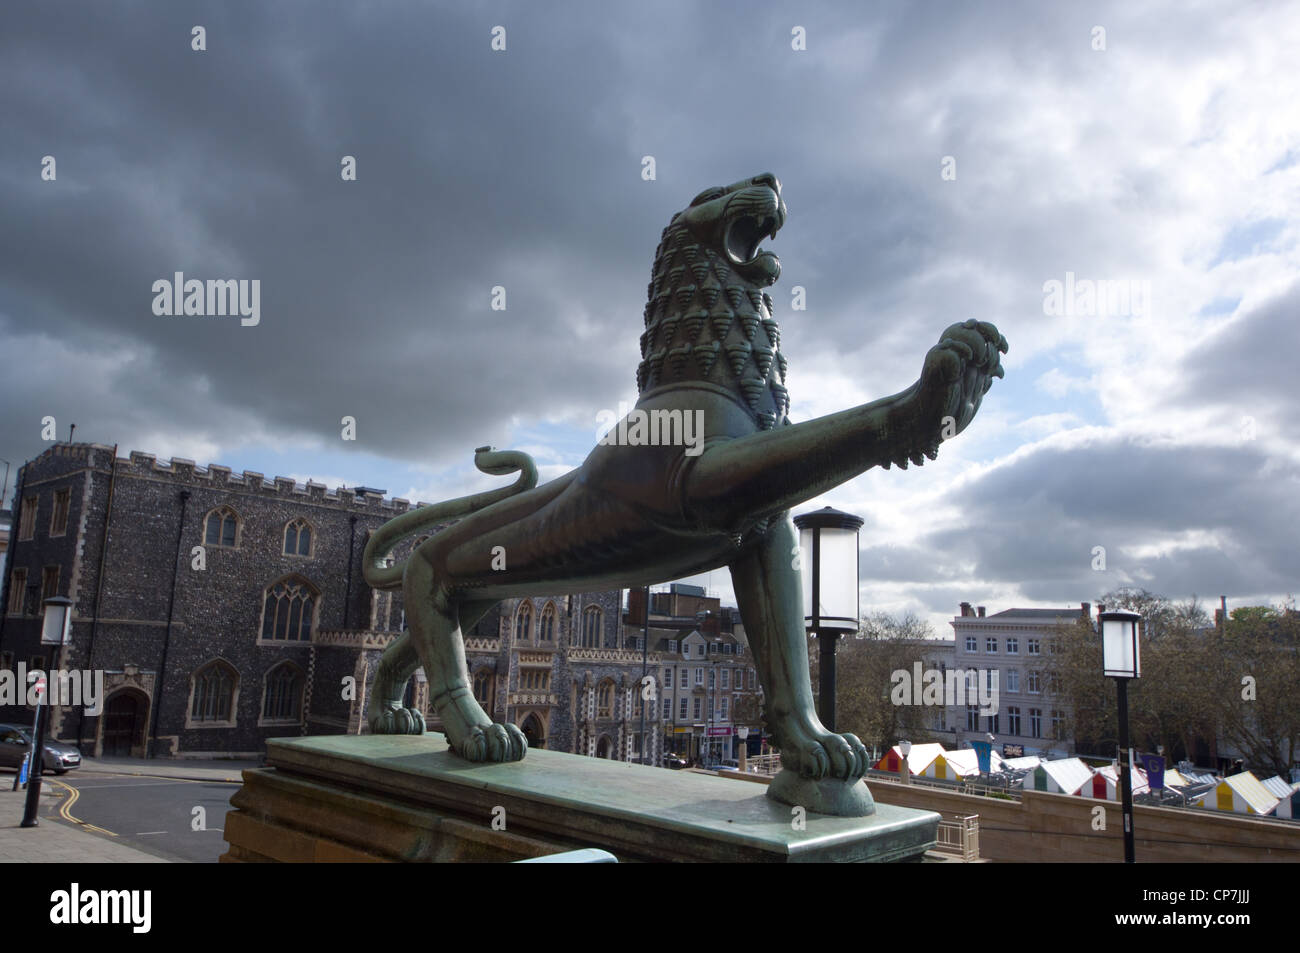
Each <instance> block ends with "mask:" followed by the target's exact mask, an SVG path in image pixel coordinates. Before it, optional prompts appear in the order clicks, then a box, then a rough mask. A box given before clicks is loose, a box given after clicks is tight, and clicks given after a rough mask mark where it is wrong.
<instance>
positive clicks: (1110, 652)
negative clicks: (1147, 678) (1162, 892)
mask: <svg viewBox="0 0 1300 953" xmlns="http://www.w3.org/2000/svg"><path fill="white" fill-rule="evenodd" d="M1141 621H1142V617H1141V616H1140V615H1138V614H1137V613H1136V612H1127V611H1125V610H1123V609H1120V610H1117V611H1113V612H1103V613H1101V657H1102V665H1101V667H1102V674H1103V675H1105V676H1106V677H1107V678H1113V679H1115V690H1116V692H1117V693H1118V695H1119V782H1120V797H1121V799H1122V805H1123V806H1122V810H1123V812H1124V863H1126V864H1131V863H1133V862H1134V856H1133V853H1134V852H1133V778H1132V775H1131V772H1132V770H1133V752H1132V750H1131V749H1130V748H1129V743H1128V683H1129V679H1132V678H1141V677H1142V660H1141V647H1140V645H1139V644H1138V624H1139V623H1140V622H1141Z"/></svg>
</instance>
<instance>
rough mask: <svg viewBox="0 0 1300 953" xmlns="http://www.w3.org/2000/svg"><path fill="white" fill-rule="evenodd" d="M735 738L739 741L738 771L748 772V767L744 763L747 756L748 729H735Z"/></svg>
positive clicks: (741, 727)
mask: <svg viewBox="0 0 1300 953" xmlns="http://www.w3.org/2000/svg"><path fill="white" fill-rule="evenodd" d="M736 737H737V738H739V739H740V759H739V760H740V770H741V771H742V772H743V771H748V770H749V765H748V763H747V761H746V755H748V754H749V741H748V739H749V729H748V728H746V727H745V726H744V725H741V726H740V727H739V728H737V729H736Z"/></svg>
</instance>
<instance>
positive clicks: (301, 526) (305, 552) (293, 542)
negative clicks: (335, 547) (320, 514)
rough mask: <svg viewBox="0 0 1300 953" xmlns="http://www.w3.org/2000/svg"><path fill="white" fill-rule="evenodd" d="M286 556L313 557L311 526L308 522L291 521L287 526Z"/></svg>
mask: <svg viewBox="0 0 1300 953" xmlns="http://www.w3.org/2000/svg"><path fill="white" fill-rule="evenodd" d="M284 554H285V555H286V556H310V555H311V524H310V523H308V522H307V521H306V520H303V519H297V520H291V521H290V522H289V524H288V525H287V526H285V528H284Z"/></svg>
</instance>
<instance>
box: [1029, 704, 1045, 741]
mask: <svg viewBox="0 0 1300 953" xmlns="http://www.w3.org/2000/svg"><path fill="white" fill-rule="evenodd" d="M1029 736H1030V737H1031V738H1041V737H1043V710H1042V709H1041V708H1031V709H1029Z"/></svg>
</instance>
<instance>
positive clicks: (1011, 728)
mask: <svg viewBox="0 0 1300 953" xmlns="http://www.w3.org/2000/svg"><path fill="white" fill-rule="evenodd" d="M1007 734H1009V735H1018V734H1020V709H1019V708H1018V707H1017V706H1015V705H1012V706H1011V707H1009V708H1008V709H1007Z"/></svg>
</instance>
